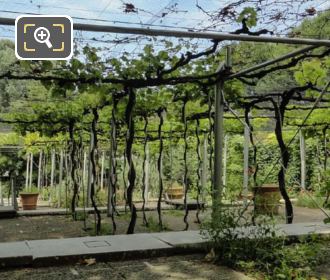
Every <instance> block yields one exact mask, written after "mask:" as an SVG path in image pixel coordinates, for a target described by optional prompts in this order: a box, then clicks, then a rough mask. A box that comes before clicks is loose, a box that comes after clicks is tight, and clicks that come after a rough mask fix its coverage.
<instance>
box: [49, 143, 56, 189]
mask: <svg viewBox="0 0 330 280" xmlns="http://www.w3.org/2000/svg"><path fill="white" fill-rule="evenodd" d="M54 173H55V150H54V149H53V150H52V159H51V171H50V186H51V187H54Z"/></svg>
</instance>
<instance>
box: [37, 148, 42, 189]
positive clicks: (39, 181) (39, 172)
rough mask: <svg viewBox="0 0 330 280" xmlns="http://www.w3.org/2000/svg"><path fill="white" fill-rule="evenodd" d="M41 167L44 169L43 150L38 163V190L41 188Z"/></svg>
mask: <svg viewBox="0 0 330 280" xmlns="http://www.w3.org/2000/svg"><path fill="white" fill-rule="evenodd" d="M41 167H42V150H40V152H39V162H38V190H39V191H40V188H41V176H42V173H41Z"/></svg>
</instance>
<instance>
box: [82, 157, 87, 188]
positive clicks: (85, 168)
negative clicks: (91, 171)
mask: <svg viewBox="0 0 330 280" xmlns="http://www.w3.org/2000/svg"><path fill="white" fill-rule="evenodd" d="M86 173H87V152H84V166H83V185H84V187H86V183H87V182H86Z"/></svg>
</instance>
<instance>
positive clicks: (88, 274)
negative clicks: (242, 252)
mask: <svg viewBox="0 0 330 280" xmlns="http://www.w3.org/2000/svg"><path fill="white" fill-rule="evenodd" d="M0 279H2V280H7V279H8V280H25V279H28V280H76V279H79V280H105V279H111V280H117V279H118V280H119V279H121V280H123V279H129V280H156V279H157V280H162V279H182V280H186V279H190V280H197V279H198V280H213V279H214V280H249V279H251V278H249V277H247V276H245V275H243V274H242V273H239V272H236V271H233V270H231V269H229V268H226V267H222V266H217V265H214V264H211V263H206V262H204V256H203V255H189V256H174V257H162V258H156V259H142V260H138V261H126V262H120V263H119V262H118V263H116V262H112V263H95V264H92V265H86V264H77V265H74V266H61V267H48V268H25V269H17V270H8V271H0Z"/></svg>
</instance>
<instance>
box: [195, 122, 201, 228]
mask: <svg viewBox="0 0 330 280" xmlns="http://www.w3.org/2000/svg"><path fill="white" fill-rule="evenodd" d="M199 125H200V123H199V119H196V130H195V134H196V139H197V144H196V154H197V170H196V173H197V181H196V186H197V196H196V202H197V211H196V220H197V223H199V224H200V223H201V221H200V218H199V213H200V210H201V205H200V201H199V200H200V195H201V166H202V158H201V150H200V145H201V141H200V138H199V128H200V127H199Z"/></svg>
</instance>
